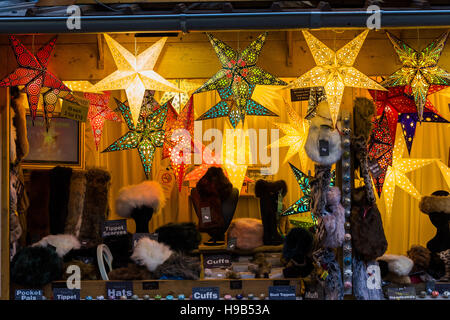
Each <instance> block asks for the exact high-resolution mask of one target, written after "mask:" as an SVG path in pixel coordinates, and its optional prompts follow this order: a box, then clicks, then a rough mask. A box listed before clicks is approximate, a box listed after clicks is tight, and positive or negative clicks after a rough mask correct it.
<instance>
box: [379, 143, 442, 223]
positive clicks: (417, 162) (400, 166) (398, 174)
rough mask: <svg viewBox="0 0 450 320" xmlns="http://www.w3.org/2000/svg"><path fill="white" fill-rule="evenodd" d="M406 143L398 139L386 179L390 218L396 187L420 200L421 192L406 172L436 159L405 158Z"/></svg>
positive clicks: (384, 194)
mask: <svg viewBox="0 0 450 320" xmlns="http://www.w3.org/2000/svg"><path fill="white" fill-rule="evenodd" d="M404 153H405V143H404V142H403V140H402V139H397V140H396V142H395V146H394V151H393V154H394V157H393V160H392V165H391V166H388V169H387V173H386V179H385V181H384V186H383V196H384V202H385V204H386V216H387V218H388V220H389V219H390V216H391V211H392V204H393V203H394V194H395V187H396V186H398V187H400V188H401V189H403V190H404V191H406V192H407V193H409V194H410V195H412V196H413V197H414V198H416V199H418V200H420V197H421V195H420V193H419V192H418V191H417V189H416V188H415V187H414V185H413V184H412V183H411V181H410V180H409V179H408V177H407V176H406V173H408V172H411V171H414V170H417V169H419V168H422V167H424V166H426V165H428V164H430V163H432V162H434V161H435V159H404V158H403V154H404Z"/></svg>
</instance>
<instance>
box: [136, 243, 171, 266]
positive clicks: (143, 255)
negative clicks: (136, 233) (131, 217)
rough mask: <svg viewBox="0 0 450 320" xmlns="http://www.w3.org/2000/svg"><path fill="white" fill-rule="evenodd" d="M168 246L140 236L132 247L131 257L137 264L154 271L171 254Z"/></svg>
mask: <svg viewBox="0 0 450 320" xmlns="http://www.w3.org/2000/svg"><path fill="white" fill-rule="evenodd" d="M172 253H173V251H172V250H170V248H169V247H168V246H167V245H165V244H163V243H160V242H158V241H155V240H151V239H150V238H147V237H145V238H141V239H140V240H139V241H138V243H137V244H136V246H135V247H134V250H133V254H132V256H131V259H132V260H133V261H134V262H135V263H136V264H138V265H141V266H145V267H146V268H147V269H148V270H149V271H155V270H156V268H158V266H160V265H161V264H163V263H164V261H166V260H167V259H169V257H170V256H171V255H172Z"/></svg>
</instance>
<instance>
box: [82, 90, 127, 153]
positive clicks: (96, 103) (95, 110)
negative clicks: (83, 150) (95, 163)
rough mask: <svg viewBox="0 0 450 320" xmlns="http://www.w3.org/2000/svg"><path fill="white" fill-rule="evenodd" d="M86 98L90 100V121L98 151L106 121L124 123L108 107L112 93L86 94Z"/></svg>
mask: <svg viewBox="0 0 450 320" xmlns="http://www.w3.org/2000/svg"><path fill="white" fill-rule="evenodd" d="M83 95H84V98H85V99H87V100H89V111H88V115H87V117H88V119H89V122H90V124H91V129H92V134H93V136H94V142H95V148H96V150H98V145H99V144H100V138H101V137H102V132H103V126H104V124H105V121H106V120H110V121H116V122H122V119H120V117H119V115H118V114H117V113H115V112H114V111H112V110H111V109H110V108H109V107H108V103H109V99H110V97H111V93H110V92H109V91H107V92H105V93H104V94H98V93H89V92H85V93H84V94H83Z"/></svg>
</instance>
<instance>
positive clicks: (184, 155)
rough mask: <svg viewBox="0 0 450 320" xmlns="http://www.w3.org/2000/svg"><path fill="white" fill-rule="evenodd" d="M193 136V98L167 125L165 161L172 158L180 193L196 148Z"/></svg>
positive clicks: (171, 161)
mask: <svg viewBox="0 0 450 320" xmlns="http://www.w3.org/2000/svg"><path fill="white" fill-rule="evenodd" d="M180 130H182V131H180ZM193 136H194V104H193V99H192V97H191V98H190V99H189V101H188V103H187V104H186V105H185V106H184V107H183V109H182V110H181V111H180V113H179V114H178V115H177V116H176V119H174V120H172V121H169V120H168V121H167V124H166V138H165V141H164V146H163V159H165V158H168V157H170V164H171V166H172V169H173V173H174V175H175V179H176V181H177V184H178V191H181V185H182V183H183V179H184V176H185V175H186V169H187V167H188V166H189V165H190V163H191V154H192V148H193V146H194V143H193V140H192V137H193Z"/></svg>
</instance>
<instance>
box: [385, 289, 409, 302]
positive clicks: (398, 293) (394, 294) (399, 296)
mask: <svg viewBox="0 0 450 320" xmlns="http://www.w3.org/2000/svg"><path fill="white" fill-rule="evenodd" d="M387 295H388V297H389V300H415V299H416V289H415V288H414V287H400V288H388V290H387Z"/></svg>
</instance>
